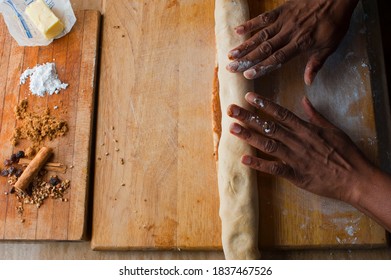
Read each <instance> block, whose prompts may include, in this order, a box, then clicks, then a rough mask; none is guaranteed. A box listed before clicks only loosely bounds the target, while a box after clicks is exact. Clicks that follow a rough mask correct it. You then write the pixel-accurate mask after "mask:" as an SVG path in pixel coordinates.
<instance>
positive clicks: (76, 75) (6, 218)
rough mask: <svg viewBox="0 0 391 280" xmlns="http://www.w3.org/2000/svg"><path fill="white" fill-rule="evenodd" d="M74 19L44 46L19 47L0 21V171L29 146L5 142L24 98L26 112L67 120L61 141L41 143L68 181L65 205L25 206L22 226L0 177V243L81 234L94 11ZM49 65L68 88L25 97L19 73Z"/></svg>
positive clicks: (93, 56)
mask: <svg viewBox="0 0 391 280" xmlns="http://www.w3.org/2000/svg"><path fill="white" fill-rule="evenodd" d="M76 17H77V22H76V24H75V26H74V27H73V29H72V31H71V32H70V33H69V34H68V35H66V36H65V37H63V38H61V39H59V40H55V41H54V42H53V43H52V44H50V45H49V46H47V47H19V46H18V45H17V43H16V42H15V41H14V40H13V39H12V37H11V36H10V35H9V33H8V30H7V28H6V26H5V24H4V22H3V19H2V18H1V19H0V100H1V102H0V112H1V114H0V115H1V119H0V141H1V145H0V159H1V160H0V161H1V163H0V165H1V167H2V168H3V163H2V162H3V160H4V159H6V158H9V157H10V155H11V154H12V153H13V152H16V151H19V150H24V149H25V148H27V147H28V146H29V145H30V143H28V142H27V141H22V142H21V143H20V145H18V146H16V147H13V146H12V144H11V141H10V139H11V136H12V135H13V131H14V129H15V126H16V125H18V123H17V122H16V119H15V116H14V107H15V106H16V105H17V104H18V103H19V102H20V101H21V100H23V99H25V98H27V100H28V103H29V107H28V111H30V112H36V113H40V112H42V111H44V110H45V108H49V109H50V111H51V115H53V116H55V117H57V118H59V119H62V120H65V121H67V123H68V127H69V131H68V132H67V134H66V135H65V136H64V137H60V138H57V139H55V140H53V141H45V142H44V143H42V145H46V146H48V147H52V148H53V150H54V157H53V158H52V159H51V161H54V162H58V163H62V164H64V165H66V166H67V167H68V169H67V171H66V173H65V174H61V173H56V174H58V176H59V177H60V178H62V179H68V180H70V181H71V185H70V186H71V187H70V189H69V190H68V192H67V193H66V195H65V198H67V199H68V202H62V201H59V200H52V199H48V200H46V201H45V202H44V204H43V205H42V206H41V207H40V208H39V209H37V208H36V207H35V205H25V207H24V214H23V219H24V222H23V223H22V222H21V217H20V216H19V215H18V214H17V211H16V210H15V207H16V206H17V201H16V199H15V196H13V195H10V194H8V195H5V192H8V191H9V186H8V185H7V184H6V178H3V177H1V178H0V188H1V192H0V239H11V240H12V239H26V240H81V239H83V238H84V236H85V232H86V210H87V194H88V184H89V168H90V148H91V139H92V138H91V136H92V121H93V112H94V100H95V77H96V65H97V54H98V53H97V46H98V38H99V29H100V25H99V22H100V13H99V12H98V11H81V12H78V13H77V14H76ZM52 61H53V62H55V63H56V68H57V73H58V76H59V78H60V79H61V80H62V81H63V82H65V83H68V84H69V86H68V88H67V89H66V90H62V91H61V92H60V93H59V94H57V95H52V96H45V97H37V96H34V95H32V94H30V92H29V88H28V83H26V84H25V85H21V86H20V85H19V77H20V75H21V74H22V73H23V71H24V70H25V69H27V68H28V67H29V68H32V67H34V66H35V65H36V64H42V63H46V62H52ZM55 106H57V107H58V108H57V107H56V108H57V109H55V108H54V107H55ZM72 166H73V167H72ZM50 175H54V173H52V172H49V174H48V176H50Z"/></svg>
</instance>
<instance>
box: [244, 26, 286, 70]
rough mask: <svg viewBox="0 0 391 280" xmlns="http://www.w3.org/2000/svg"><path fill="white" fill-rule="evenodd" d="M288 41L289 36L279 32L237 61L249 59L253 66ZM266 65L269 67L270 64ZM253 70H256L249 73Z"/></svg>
mask: <svg viewBox="0 0 391 280" xmlns="http://www.w3.org/2000/svg"><path fill="white" fill-rule="evenodd" d="M288 43H289V36H285V35H284V34H280V33H279V34H277V35H276V36H274V37H273V38H271V39H270V40H267V41H265V42H263V43H261V44H260V45H259V46H257V47H256V48H255V49H254V50H252V51H251V52H249V53H248V54H247V55H245V56H244V57H243V58H241V59H238V60H237V61H247V62H248V61H250V62H251V65H250V67H251V66H253V65H255V64H257V63H259V62H262V61H263V60H265V59H267V58H268V57H270V56H271V55H272V54H273V53H275V52H276V51H277V50H279V49H281V48H283V47H284V46H285V45H287V44H288ZM266 67H268V66H266ZM248 68H249V67H248ZM274 69H276V68H274ZM268 70H270V68H269V67H268ZM247 71H249V70H247ZM247 71H246V72H247ZM253 71H254V70H251V71H250V72H249V73H251V72H253ZM249 73H248V74H249Z"/></svg>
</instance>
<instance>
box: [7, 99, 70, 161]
mask: <svg viewBox="0 0 391 280" xmlns="http://www.w3.org/2000/svg"><path fill="white" fill-rule="evenodd" d="M27 107H28V102H27V100H23V101H22V102H21V103H20V104H19V105H18V106H16V107H15V117H16V119H17V120H19V121H20V125H19V126H18V127H16V128H15V131H14V135H13V136H12V139H11V141H12V144H13V145H14V146H16V145H17V144H18V141H19V140H21V139H27V140H30V141H31V143H32V146H31V147H30V149H31V151H32V153H34V150H35V149H36V148H37V147H38V146H39V145H40V143H41V142H42V141H43V140H45V139H46V138H47V139H49V140H50V141H51V140H53V139H55V138H57V137H59V136H64V135H65V134H66V133H67V131H68V124H67V122H66V121H63V120H59V119H57V118H55V117H53V116H51V115H50V110H49V109H48V108H46V109H45V110H44V112H43V113H42V114H37V113H31V112H27Z"/></svg>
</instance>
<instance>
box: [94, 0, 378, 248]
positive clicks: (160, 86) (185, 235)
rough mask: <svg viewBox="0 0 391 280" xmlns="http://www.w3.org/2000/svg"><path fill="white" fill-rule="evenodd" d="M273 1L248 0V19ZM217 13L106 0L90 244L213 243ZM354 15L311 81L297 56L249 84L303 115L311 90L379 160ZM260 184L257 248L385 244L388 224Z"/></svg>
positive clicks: (178, 4)
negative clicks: (305, 78)
mask: <svg viewBox="0 0 391 280" xmlns="http://www.w3.org/2000/svg"><path fill="white" fill-rule="evenodd" d="M281 3H282V1H266V0H265V1H250V6H251V10H252V13H253V15H256V14H257V13H259V12H261V11H262V10H266V9H271V8H273V7H276V6H277V5H279V4H281ZM213 12H214V1H212V0H205V1H190V0H184V1H141V0H134V1H106V2H105V20H104V26H103V39H102V63H101V76H100V99H99V106H98V112H99V115H98V123H97V143H96V157H95V164H96V169H95V171H96V172H95V185H94V210H93V229H92V248H93V249H97V250H113V249H115V250H117V249H118V250H127V249H194V250H199V249H216V248H221V242H220V220H219V217H218V193H217V180H216V178H217V177H216V168H215V164H214V159H213V142H212V130H211V112H210V108H211V104H210V103H211V102H210V101H211V100H210V98H211V96H210V94H211V89H212V80H213V67H214V63H215V43H214V19H213ZM362 15H363V11H362V10H361V8H359V9H358V11H357V12H356V14H355V17H354V22H353V24H352V28H351V31H350V34H349V35H348V39H346V40H345V41H344V43H343V45H342V46H341V48H340V49H339V50H338V51H337V53H336V55H335V56H333V58H331V59H330V61H329V62H328V64H327V65H326V66H325V69H324V70H322V72H321V73H319V77H318V79H317V81H316V82H315V84H314V85H313V86H312V87H311V88H305V87H304V83H303V79H302V73H303V70H304V61H303V59H302V58H298V59H296V60H295V61H293V62H291V63H290V64H288V65H286V66H285V67H283V68H282V69H281V70H278V71H277V72H276V73H274V74H272V75H269V76H267V77H264V78H262V79H261V80H259V82H257V89H258V91H259V92H260V93H262V94H265V95H266V96H269V97H271V98H274V99H275V100H277V101H278V102H279V103H281V104H283V105H285V106H287V107H288V108H290V109H292V110H293V111H295V112H296V113H298V114H299V115H301V108H300V107H299V106H298V104H299V100H300V99H301V97H302V95H303V94H306V93H307V94H308V95H309V97H310V99H311V100H312V101H313V102H314V104H315V106H316V107H317V108H318V109H319V110H320V111H321V112H322V113H324V114H325V115H326V116H327V117H330V118H331V120H332V121H334V122H336V124H338V125H339V126H341V127H342V128H343V129H344V130H346V131H347V132H348V133H349V134H350V135H351V136H352V138H353V139H354V140H355V141H356V142H357V143H358V144H359V145H360V146H361V147H362V148H363V150H364V151H365V153H367V154H368V156H369V157H371V158H372V159H374V160H376V159H377V149H376V147H377V144H376V131H375V120H374V111H373V103H372V92H371V87H370V79H369V67H363V66H362V65H363V63H365V64H367V65H369V64H370V62H369V61H368V58H367V53H366V52H367V50H366V41H365V35H366V34H364V33H360V30H361V28H362V26H361V23H360V22H359V19H360V17H362ZM351 52H352V54H350V53H351ZM346 57H347V59H345V60H343V59H341V58H346ZM354 67H355V68H354ZM331 74H332V75H333V76H332V77H331V76H330V75H331ZM345 92H346V93H345ZM315 93H316V94H315ZM357 96H358V99H359V100H357ZM344 108H349V109H348V110H346V111H345V110H344ZM121 158H123V159H124V164H123V165H122V164H121ZM259 181H260V184H259V185H260V190H261V191H260V202H261V218H260V224H261V228H260V239H261V240H260V243H261V246H262V247H272V248H303V247H329V246H335V247H342V246H348V247H354V246H383V245H385V242H386V240H385V231H384V230H383V229H382V228H380V227H379V226H377V225H376V224H375V223H374V222H372V221H371V220H369V219H367V218H366V217H364V216H363V215H362V214H360V213H359V212H357V211H356V210H355V209H353V208H351V207H349V206H347V205H343V204H341V203H338V202H335V201H331V200H326V199H321V198H319V197H315V196H313V195H311V194H308V193H305V192H304V191H300V190H298V189H297V188H295V187H293V186H291V185H290V184H288V183H287V182H285V181H283V180H280V179H275V178H267V177H264V176H260V180H259ZM352 232H353V234H352V235H351V233H352Z"/></svg>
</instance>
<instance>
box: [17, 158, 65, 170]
mask: <svg viewBox="0 0 391 280" xmlns="http://www.w3.org/2000/svg"><path fill="white" fill-rule="evenodd" d="M30 162H31V160H30V159H27V158H21V159H20V160H19V164H20V165H21V166H24V167H26V166H27V165H28V164H29V163H30ZM42 168H43V169H45V170H47V171H54V172H61V173H66V171H67V167H66V166H65V165H64V164H62V163H59V162H47V163H46V164H45V165H44V166H43V167H42Z"/></svg>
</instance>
